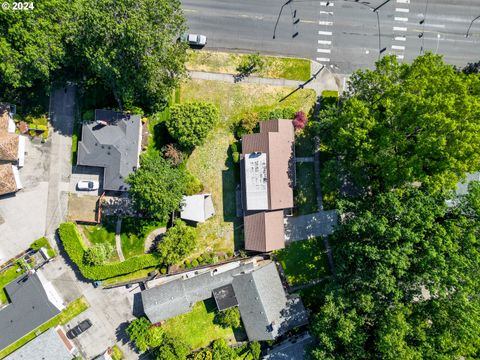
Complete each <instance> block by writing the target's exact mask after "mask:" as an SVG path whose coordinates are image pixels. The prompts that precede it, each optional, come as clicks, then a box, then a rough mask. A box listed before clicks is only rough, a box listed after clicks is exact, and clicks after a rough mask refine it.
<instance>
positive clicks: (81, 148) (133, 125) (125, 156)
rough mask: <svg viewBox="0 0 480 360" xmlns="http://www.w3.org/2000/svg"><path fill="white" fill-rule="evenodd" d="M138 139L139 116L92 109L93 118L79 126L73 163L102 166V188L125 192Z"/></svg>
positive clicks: (135, 160)
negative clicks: (80, 132) (79, 136)
mask: <svg viewBox="0 0 480 360" xmlns="http://www.w3.org/2000/svg"><path fill="white" fill-rule="evenodd" d="M141 140H142V121H141V119H140V116H139V115H129V114H122V113H119V112H115V111H110V110H95V121H94V122H91V123H88V124H84V125H83V126H82V140H81V141H79V142H78V152H77V165H84V166H94V167H101V168H103V189H104V190H110V191H126V190H128V188H129V185H128V184H126V183H125V179H126V177H127V176H128V175H129V174H131V173H132V172H134V171H135V170H136V169H137V168H138V167H139V156H140V151H141V145H142V144H141V143H142V141H141Z"/></svg>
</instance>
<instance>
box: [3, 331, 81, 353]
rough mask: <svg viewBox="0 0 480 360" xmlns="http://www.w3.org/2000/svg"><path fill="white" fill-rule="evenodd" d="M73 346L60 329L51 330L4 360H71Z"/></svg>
mask: <svg viewBox="0 0 480 360" xmlns="http://www.w3.org/2000/svg"><path fill="white" fill-rule="evenodd" d="M74 350H75V347H74V346H73V344H72V343H71V342H70V340H68V338H67V337H66V336H65V334H64V333H63V331H62V329H60V328H56V329H54V328H51V329H48V330H47V331H45V332H44V333H43V334H41V335H39V336H37V337H36V338H34V339H33V340H30V341H29V342H28V343H26V344H25V345H23V346H22V347H21V348H20V349H18V350H15V352H13V353H11V354H10V355H8V356H7V357H5V358H4V360H50V359H52V360H53V359H55V360H72V359H73V357H74V356H73V355H72V352H73V351H74Z"/></svg>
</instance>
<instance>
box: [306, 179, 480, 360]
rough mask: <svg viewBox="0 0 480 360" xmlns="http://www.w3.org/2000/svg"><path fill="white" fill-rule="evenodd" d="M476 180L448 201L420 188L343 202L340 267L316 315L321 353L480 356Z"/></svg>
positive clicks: (317, 354)
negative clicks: (464, 193) (453, 203)
mask: <svg viewBox="0 0 480 360" xmlns="http://www.w3.org/2000/svg"><path fill="white" fill-rule="evenodd" d="M471 189H472V192H471V193H470V194H469V195H468V196H466V197H465V198H462V201H461V202H460V204H459V205H457V206H454V207H450V208H448V207H447V206H446V204H445V197H444V196H443V195H441V194H438V193H437V194H435V195H431V194H427V193H425V192H424V191H422V190H419V189H412V188H410V189H402V190H396V191H390V192H388V193H384V194H379V195H376V196H373V197H368V198H367V199H365V200H364V201H355V202H347V201H342V202H340V205H341V206H340V211H341V212H342V214H343V217H342V218H343V221H342V224H341V225H340V226H339V227H338V229H337V230H336V231H335V232H334V233H333V234H332V235H331V239H330V241H331V243H332V244H335V245H334V259H335V262H336V269H337V276H336V278H335V279H334V280H331V281H330V282H329V283H327V284H326V285H325V288H324V289H325V290H324V292H323V294H322V296H320V298H321V299H322V300H321V304H320V305H321V306H320V311H319V312H318V313H317V314H316V315H315V317H314V321H313V325H312V331H313V333H314V334H315V335H316V337H317V340H318V346H317V347H316V348H315V350H314V351H313V352H312V355H313V356H314V358H316V359H374V358H380V359H397V358H401V359H420V358H425V359H454V358H461V357H464V358H477V357H478V356H479V355H480V299H479V297H478V293H479V291H480V280H479V276H478V275H479V271H480V269H479V265H478V264H480V243H479V241H478V234H480V223H479V222H478V215H480V211H479V210H480V207H479V206H478V204H480V197H479V195H480V185H478V184H474V185H472V188H471Z"/></svg>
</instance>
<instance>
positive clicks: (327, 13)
mask: <svg viewBox="0 0 480 360" xmlns="http://www.w3.org/2000/svg"><path fill="white" fill-rule="evenodd" d="M320 14H325V15H333V11H323V10H320Z"/></svg>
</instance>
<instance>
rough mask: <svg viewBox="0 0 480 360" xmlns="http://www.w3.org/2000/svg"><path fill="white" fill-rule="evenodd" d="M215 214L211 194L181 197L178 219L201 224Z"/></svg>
mask: <svg viewBox="0 0 480 360" xmlns="http://www.w3.org/2000/svg"><path fill="white" fill-rule="evenodd" d="M214 214H215V210H214V208H213V201H212V195H211V194H196V195H191V196H184V197H183V206H182V211H181V213H180V217H181V218H182V219H184V220H190V221H195V222H200V223H203V222H205V221H206V220H207V219H209V218H210V217H211V216H212V215H214Z"/></svg>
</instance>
